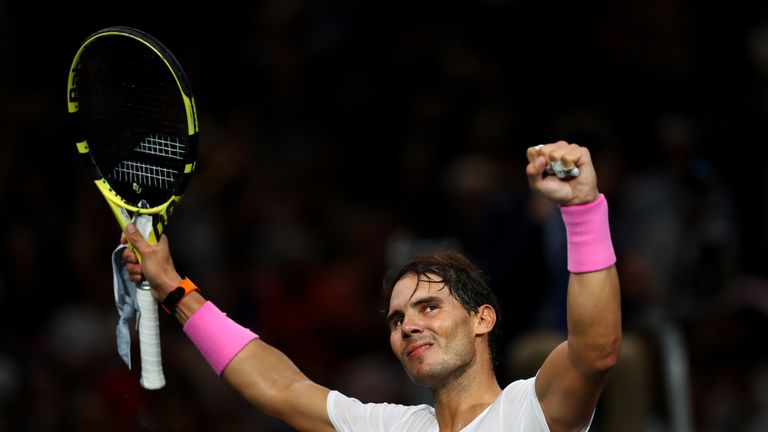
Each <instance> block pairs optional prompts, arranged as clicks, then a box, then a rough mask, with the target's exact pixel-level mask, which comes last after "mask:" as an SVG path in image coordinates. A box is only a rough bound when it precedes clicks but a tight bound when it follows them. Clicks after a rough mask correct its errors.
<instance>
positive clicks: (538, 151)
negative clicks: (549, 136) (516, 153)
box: [525, 144, 544, 163]
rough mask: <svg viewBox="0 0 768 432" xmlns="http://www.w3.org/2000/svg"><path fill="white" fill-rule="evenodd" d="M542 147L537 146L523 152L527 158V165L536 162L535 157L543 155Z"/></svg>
mask: <svg viewBox="0 0 768 432" xmlns="http://www.w3.org/2000/svg"><path fill="white" fill-rule="evenodd" d="M543 149H544V145H542V144H539V145H537V146H534V147H528V150H527V151H526V152H525V155H526V156H527V157H528V163H533V161H535V160H536V158H537V157H539V156H540V155H542V154H543V151H544V150H543Z"/></svg>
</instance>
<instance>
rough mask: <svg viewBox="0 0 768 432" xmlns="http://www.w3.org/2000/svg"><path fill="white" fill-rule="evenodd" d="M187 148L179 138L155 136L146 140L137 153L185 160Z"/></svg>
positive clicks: (137, 149)
mask: <svg viewBox="0 0 768 432" xmlns="http://www.w3.org/2000/svg"><path fill="white" fill-rule="evenodd" d="M186 149H187V146H186V144H184V143H180V142H179V138H178V137H172V136H168V135H160V134H154V135H151V136H148V137H146V138H144V140H143V141H142V142H141V143H140V144H139V146H138V147H137V148H136V151H139V152H142V153H147V154H151V155H158V156H165V157H170V158H174V159H184V154H185V153H186V152H187V150H186Z"/></svg>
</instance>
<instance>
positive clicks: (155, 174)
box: [67, 26, 198, 242]
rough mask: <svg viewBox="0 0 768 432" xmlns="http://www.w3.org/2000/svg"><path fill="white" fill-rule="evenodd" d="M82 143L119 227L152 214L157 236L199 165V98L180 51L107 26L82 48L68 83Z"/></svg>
mask: <svg viewBox="0 0 768 432" xmlns="http://www.w3.org/2000/svg"><path fill="white" fill-rule="evenodd" d="M67 102H68V112H69V116H70V118H71V120H72V125H73V133H74V134H75V136H74V141H75V142H76V146H77V150H78V152H79V153H80V155H81V156H82V159H83V160H84V161H85V163H86V164H87V166H88V167H89V168H90V172H91V174H92V177H93V180H94V182H95V183H96V185H97V187H98V188H99V190H100V191H101V192H102V194H103V195H104V197H105V198H106V199H107V202H108V203H109V204H110V207H111V208H112V210H113V212H114V213H115V216H116V217H117V219H118V221H119V222H120V225H121V228H125V224H126V223H127V222H129V221H130V220H131V217H130V216H129V215H128V214H127V212H128V211H130V212H133V213H134V214H147V215H152V217H153V221H152V225H153V230H152V233H151V235H150V236H149V238H148V239H149V240H150V241H151V242H154V241H157V239H159V237H160V234H162V232H163V231H164V230H165V227H166V226H167V224H168V218H169V217H170V215H171V214H172V213H173V210H174V209H175V207H176V205H177V204H178V202H179V201H180V200H181V197H182V196H183V194H184V191H185V189H186V187H187V185H188V183H189V180H190V178H191V175H192V173H193V172H194V170H195V165H196V160H197V148H198V124H197V111H196V107H195V101H194V98H193V96H192V91H191V86H190V84H189V81H188V79H187V76H186V74H185V73H184V70H183V69H182V67H181V65H180V64H179V62H178V61H177V60H176V58H175V57H174V55H173V54H172V53H171V51H170V50H168V49H167V48H166V47H165V46H164V45H163V44H162V43H160V42H159V41H158V40H157V39H155V38H154V37H152V36H151V35H149V34H147V33H145V32H143V31H140V30H137V29H134V28H130V27H121V26H118V27H107V28H104V29H101V30H99V31H97V32H95V33H93V34H92V35H90V36H88V37H87V38H86V39H85V40H84V42H83V43H82V44H81V46H80V47H79V49H78V51H77V54H76V55H75V57H74V59H73V61H72V65H71V68H70V71H69V78H68V82H67Z"/></svg>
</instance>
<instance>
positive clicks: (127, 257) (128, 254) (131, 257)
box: [123, 248, 139, 263]
mask: <svg viewBox="0 0 768 432" xmlns="http://www.w3.org/2000/svg"><path fill="white" fill-rule="evenodd" d="M123 261H125V262H126V263H138V262H139V259H138V258H137V257H136V254H135V253H133V251H132V250H131V249H130V248H125V249H124V250H123Z"/></svg>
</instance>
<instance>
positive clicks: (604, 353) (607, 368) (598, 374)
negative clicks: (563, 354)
mask: <svg viewBox="0 0 768 432" xmlns="http://www.w3.org/2000/svg"><path fill="white" fill-rule="evenodd" d="M621 342H622V341H621V334H618V335H616V336H615V337H612V338H608V339H604V340H602V341H599V342H593V343H591V344H589V345H588V346H585V347H584V349H583V350H573V351H572V352H571V354H572V355H574V357H575V358H574V357H572V362H573V364H574V366H576V367H577V369H579V370H581V371H582V373H583V374H584V376H587V377H594V378H598V379H601V378H605V377H606V376H608V374H610V372H611V371H612V370H613V369H614V368H616V365H617V364H618V363H619V357H620V356H621Z"/></svg>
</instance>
